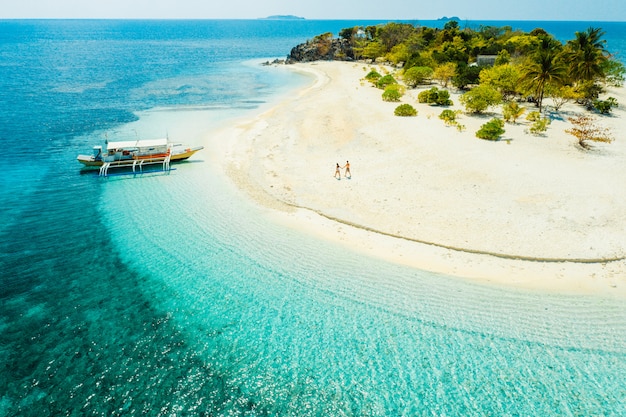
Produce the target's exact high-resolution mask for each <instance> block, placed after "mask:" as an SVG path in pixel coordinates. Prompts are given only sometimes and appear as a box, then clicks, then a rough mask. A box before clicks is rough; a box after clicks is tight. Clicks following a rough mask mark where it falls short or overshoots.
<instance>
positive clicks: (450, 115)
mask: <svg viewBox="0 0 626 417" xmlns="http://www.w3.org/2000/svg"><path fill="white" fill-rule="evenodd" d="M460 112H461V111H460V110H456V111H455V110H449V109H446V110H443V111H442V112H441V113H440V114H439V118H440V119H441V120H443V122H444V123H445V124H446V125H448V126H456V128H457V130H458V131H459V132H462V131H463V130H465V126H464V125H462V124H460V123H459V122H458V121H457V120H456V116H457V115H458V114H459V113H460Z"/></svg>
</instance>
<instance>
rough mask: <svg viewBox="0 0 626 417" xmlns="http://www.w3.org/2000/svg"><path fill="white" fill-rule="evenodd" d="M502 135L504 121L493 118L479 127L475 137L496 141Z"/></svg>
mask: <svg viewBox="0 0 626 417" xmlns="http://www.w3.org/2000/svg"><path fill="white" fill-rule="evenodd" d="M503 134H504V121H503V120H502V119H496V118H493V119H491V120H490V121H488V122H487V123H485V124H484V125H482V126H481V127H480V129H479V130H478V132H476V137H477V138H480V139H486V140H498V139H499V138H500V136H502V135H503Z"/></svg>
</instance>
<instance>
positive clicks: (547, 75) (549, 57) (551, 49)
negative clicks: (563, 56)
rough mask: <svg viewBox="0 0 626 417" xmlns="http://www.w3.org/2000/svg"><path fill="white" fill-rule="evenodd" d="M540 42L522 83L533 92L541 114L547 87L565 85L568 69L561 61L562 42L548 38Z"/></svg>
mask: <svg viewBox="0 0 626 417" xmlns="http://www.w3.org/2000/svg"><path fill="white" fill-rule="evenodd" d="M539 40H540V42H539V46H538V48H537V50H536V51H535V53H534V54H533V55H532V56H531V60H530V62H529V64H527V65H526V66H525V67H524V68H523V70H522V71H523V72H522V82H523V83H524V84H526V85H527V86H528V87H529V88H530V91H532V93H533V96H534V99H535V102H536V104H537V107H539V112H541V108H542V103H543V97H544V93H545V91H546V87H547V86H548V85H559V84H562V83H564V82H565V72H566V71H565V70H566V69H565V67H564V66H563V65H562V64H561V62H560V60H559V51H560V47H561V44H560V42H558V41H557V40H555V39H554V38H551V37H548V36H541V37H540V38H539Z"/></svg>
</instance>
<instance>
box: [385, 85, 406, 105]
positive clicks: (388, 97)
mask: <svg viewBox="0 0 626 417" xmlns="http://www.w3.org/2000/svg"><path fill="white" fill-rule="evenodd" d="M399 87H400V85H399V84H390V85H388V86H387V87H386V88H385V91H384V92H383V101H400V97H402V94H403V91H402V90H401V89H400V88H399Z"/></svg>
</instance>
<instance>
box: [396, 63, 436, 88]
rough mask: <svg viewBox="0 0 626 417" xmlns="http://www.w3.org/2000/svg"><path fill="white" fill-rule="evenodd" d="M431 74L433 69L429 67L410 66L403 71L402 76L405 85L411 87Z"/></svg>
mask: <svg viewBox="0 0 626 417" xmlns="http://www.w3.org/2000/svg"><path fill="white" fill-rule="evenodd" d="M432 75H433V69H432V68H430V67H411V68H409V69H408V70H406V71H404V74H403V75H402V78H403V79H404V83H405V84H406V85H407V86H409V87H412V88H413V87H415V86H417V85H418V84H424V83H425V82H426V80H428V79H429V78H430V77H432Z"/></svg>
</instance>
